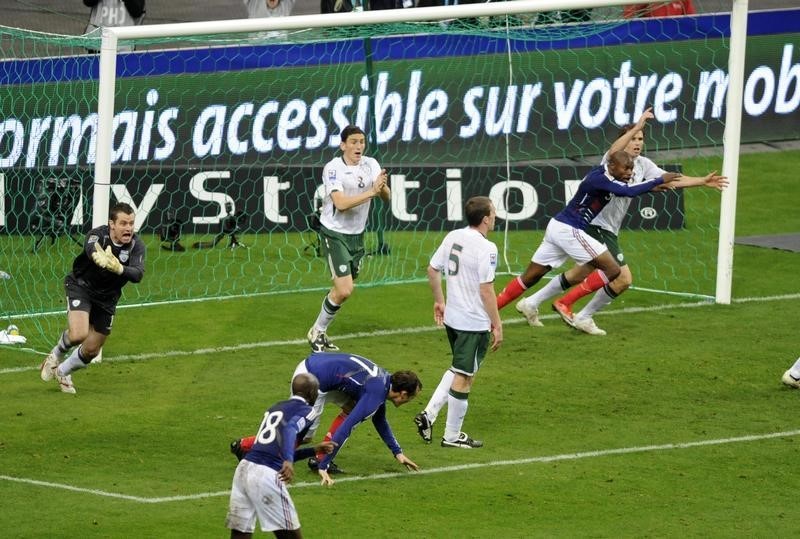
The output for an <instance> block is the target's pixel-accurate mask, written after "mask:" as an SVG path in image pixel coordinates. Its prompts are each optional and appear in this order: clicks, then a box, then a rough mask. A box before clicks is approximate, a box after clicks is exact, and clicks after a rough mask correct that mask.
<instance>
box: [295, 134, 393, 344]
mask: <svg viewBox="0 0 800 539" xmlns="http://www.w3.org/2000/svg"><path fill="white" fill-rule="evenodd" d="M341 138H342V141H341V144H340V145H339V147H340V148H341V150H342V155H341V157H337V158H335V159H333V160H331V161H330V162H329V163H328V164H327V165H325V168H324V169H323V170H322V181H323V182H324V185H325V199H324V200H323V203H322V212H321V215H320V223H321V225H322V226H321V227H320V231H319V235H320V246H321V248H322V254H323V256H324V257H325V259H326V261H327V262H328V267H329V269H330V272H331V278H332V279H333V287H332V288H331V290H330V292H328V294H326V295H325V299H324V300H323V301H322V307H321V308H320V311H319V315H318V316H317V319H316V320H315V321H314V325H313V326H311V329H309V330H308V333H307V334H306V338H307V339H308V344H310V345H311V350H312V351H314V352H325V351H336V350H338V349H339V348H338V347H337V346H336V345H334V344H333V343H332V342H331V341H330V340H329V339H328V335H327V331H328V326H329V325H330V324H331V322H333V319H334V317H335V316H336V313H337V312H339V309H341V307H342V304H343V303H344V302H345V301H347V298H349V297H350V296H351V295H352V294H353V289H354V287H355V285H354V281H355V279H356V278H357V277H358V272H359V269H360V268H361V260H362V259H363V257H364V230H365V229H366V226H367V218H368V217H369V209H370V206H371V201H372V199H373V198H374V197H380V198H381V199H382V200H384V201H387V202H388V201H389V200H391V197H392V192H391V191H390V190H389V185H388V183H387V181H388V179H387V175H386V170H383V169H381V167H380V165H379V164H378V162H377V161H376V160H375V159H373V158H372V157H367V156H365V155H364V149H365V148H366V145H367V142H366V135H365V134H364V131H362V130H361V128H360V127H358V126H355V125H348V126H347V127H345V128H344V129H343V130H342V135H341Z"/></svg>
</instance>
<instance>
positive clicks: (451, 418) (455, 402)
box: [444, 390, 469, 442]
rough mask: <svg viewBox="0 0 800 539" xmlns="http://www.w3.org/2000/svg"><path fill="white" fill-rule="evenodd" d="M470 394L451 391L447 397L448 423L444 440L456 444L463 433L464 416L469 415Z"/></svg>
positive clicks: (445, 427)
mask: <svg viewBox="0 0 800 539" xmlns="http://www.w3.org/2000/svg"><path fill="white" fill-rule="evenodd" d="M468 398H469V393H461V392H460V391H453V390H450V394H449V395H448V396H447V422H446V423H445V426H444V439H445V440H447V441H448V442H454V441H456V440H457V439H458V435H459V434H460V433H461V426H462V425H463V424H464V416H466V415H467V407H468V401H467V399H468Z"/></svg>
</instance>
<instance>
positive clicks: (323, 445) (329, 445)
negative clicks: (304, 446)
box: [314, 441, 339, 455]
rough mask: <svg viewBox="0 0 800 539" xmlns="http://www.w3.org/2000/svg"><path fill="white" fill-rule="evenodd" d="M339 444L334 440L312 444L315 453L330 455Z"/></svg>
mask: <svg viewBox="0 0 800 539" xmlns="http://www.w3.org/2000/svg"><path fill="white" fill-rule="evenodd" d="M337 445H339V444H337V443H336V442H332V441H327V442H320V443H318V444H317V445H315V446H314V452H315V453H325V454H326V455H330V454H331V453H333V450H334V449H335V448H336V446H337Z"/></svg>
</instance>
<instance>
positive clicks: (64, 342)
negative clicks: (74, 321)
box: [50, 330, 72, 361]
mask: <svg viewBox="0 0 800 539" xmlns="http://www.w3.org/2000/svg"><path fill="white" fill-rule="evenodd" d="M68 334H69V330H64V331H63V332H62V333H61V336H60V337H59V338H58V344H56V345H55V346H54V347H53V349H52V350H50V353H51V354H53V356H54V357H55V358H56V359H57V360H58V361H62V360H63V359H64V354H66V353H67V352H69V349H70V348H72V343H70V342H69V340H68V339H67V335H68Z"/></svg>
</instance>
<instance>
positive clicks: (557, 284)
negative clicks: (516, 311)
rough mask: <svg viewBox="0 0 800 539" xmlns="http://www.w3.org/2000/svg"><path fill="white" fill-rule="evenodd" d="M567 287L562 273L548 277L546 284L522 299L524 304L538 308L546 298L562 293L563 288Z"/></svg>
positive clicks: (567, 284)
mask: <svg viewBox="0 0 800 539" xmlns="http://www.w3.org/2000/svg"><path fill="white" fill-rule="evenodd" d="M567 289H569V283H568V282H567V278H566V277H565V276H564V274H563V273H562V274H561V275H559V276H558V277H556V278H554V279H550V281H548V283H547V284H546V285H544V286H543V287H541V288H540V289H539V290H537V291H536V292H534V293H533V294H531V295H530V296H528V298H527V299H524V300H522V301H524V302H525V305H529V306H531V307H536V308H538V307H539V305H541V304H542V303H544V302H545V301H547V300H548V299H550V298H552V297H555V296H557V295H559V294H560V293H562V292H563V291H564V290H567Z"/></svg>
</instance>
